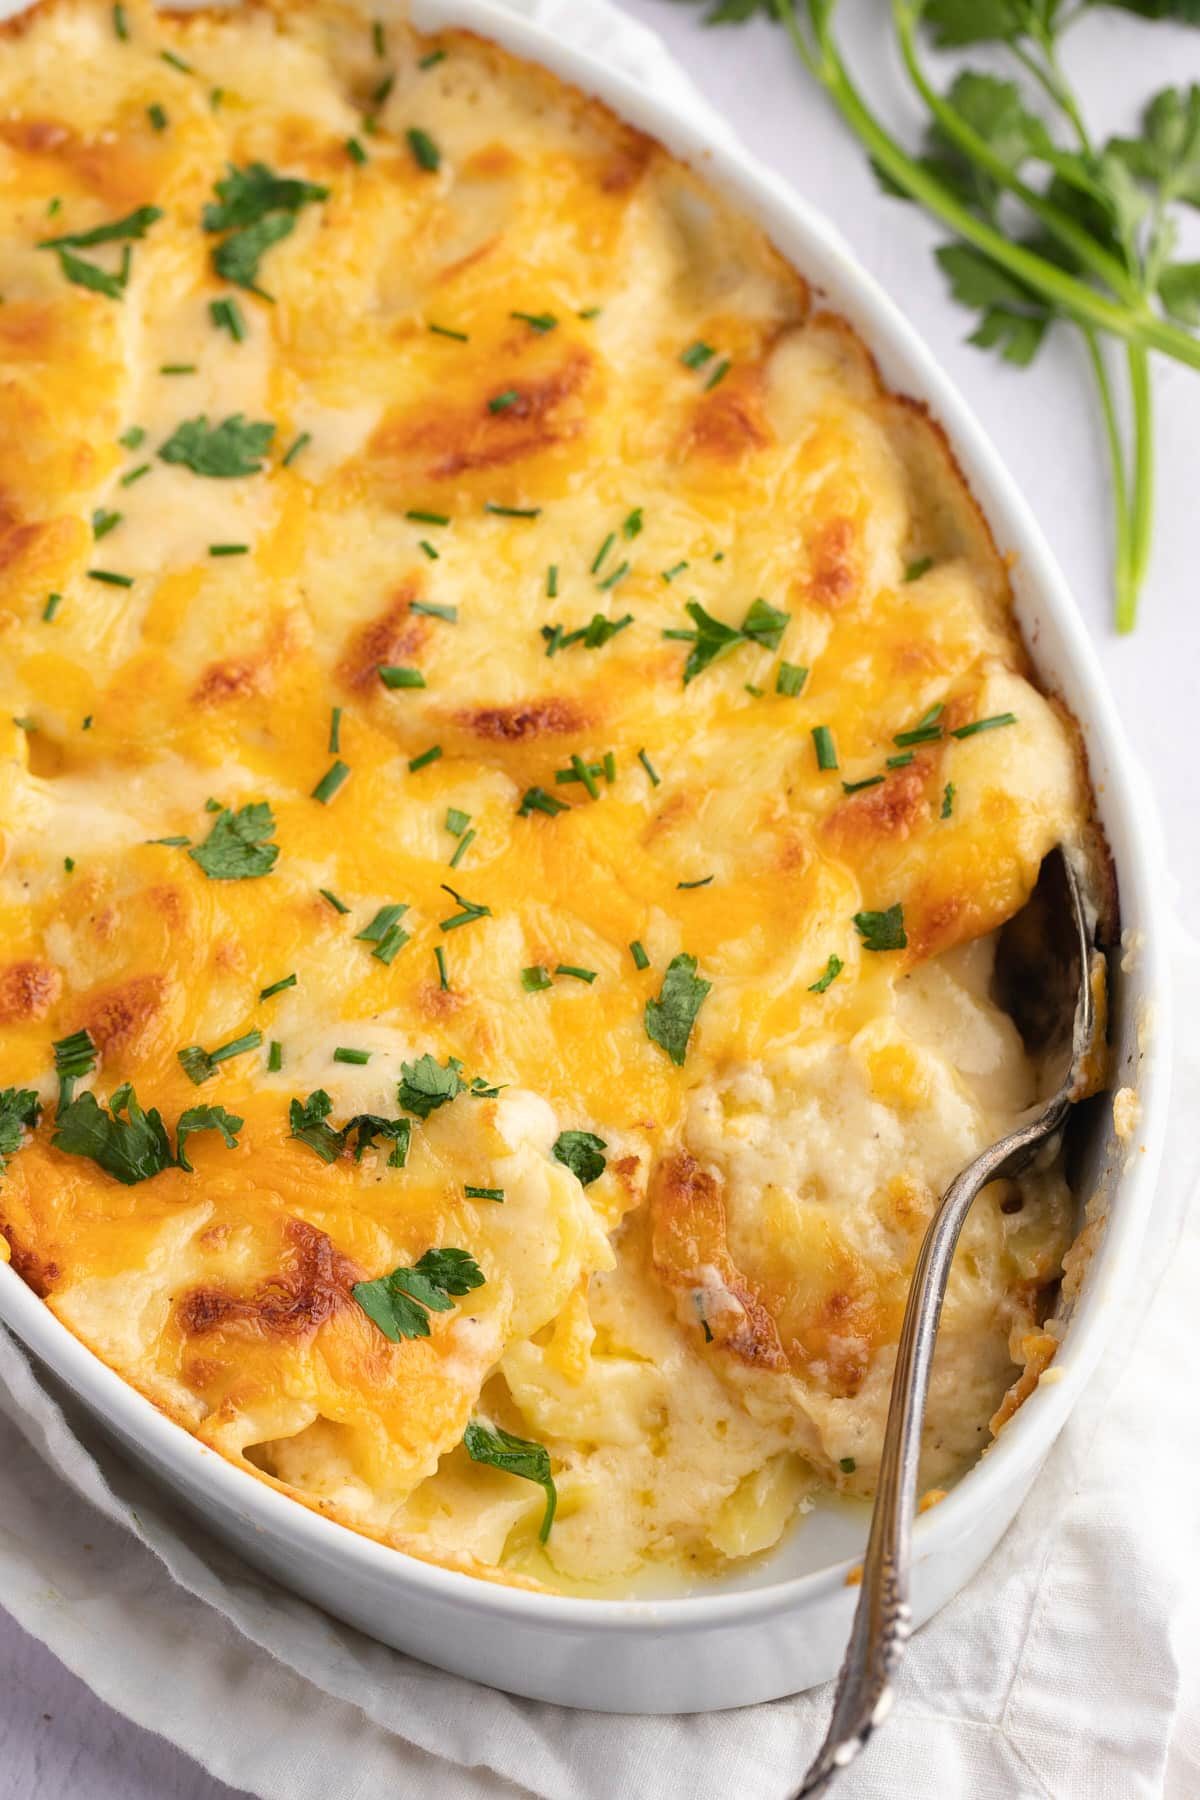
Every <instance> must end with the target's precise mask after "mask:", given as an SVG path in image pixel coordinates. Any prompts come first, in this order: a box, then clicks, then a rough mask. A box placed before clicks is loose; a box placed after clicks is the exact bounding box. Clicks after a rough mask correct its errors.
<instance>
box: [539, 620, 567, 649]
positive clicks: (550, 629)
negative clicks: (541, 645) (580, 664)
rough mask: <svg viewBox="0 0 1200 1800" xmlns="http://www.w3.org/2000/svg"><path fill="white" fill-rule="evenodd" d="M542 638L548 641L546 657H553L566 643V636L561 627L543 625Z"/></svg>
mask: <svg viewBox="0 0 1200 1800" xmlns="http://www.w3.org/2000/svg"><path fill="white" fill-rule="evenodd" d="M542 636H543V637H544V638H545V640H546V655H547V656H553V655H554V652H555V651H556V650H561V649H562V647H563V645H564V644H565V643H566V641H567V640H566V634H565V633H564V631H563V628H562V626H561V625H543V626H542Z"/></svg>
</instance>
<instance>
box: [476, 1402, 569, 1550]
mask: <svg viewBox="0 0 1200 1800" xmlns="http://www.w3.org/2000/svg"><path fill="white" fill-rule="evenodd" d="M463 1447H464V1448H465V1450H466V1452H467V1455H468V1456H469V1457H470V1458H471V1461H472V1462H477V1463H488V1464H490V1466H491V1467H492V1468H493V1469H503V1470H504V1472H505V1474H506V1475H519V1476H521V1478H522V1480H524V1481H536V1482H537V1484H538V1486H539V1487H541V1488H543V1489H544V1490H545V1494H546V1510H545V1512H544V1513H543V1514H542V1524H541V1529H540V1530H539V1532H538V1537H539V1539H540V1541H541V1542H542V1543H543V1544H544V1543H545V1542H546V1539H547V1538H548V1537H549V1536H550V1527H551V1526H552V1525H553V1523H554V1513H555V1508H556V1507H557V1505H558V1490H557V1488H556V1487H555V1485H554V1477H553V1475H552V1474H551V1471H550V1452H549V1451H548V1450H547V1449H546V1447H545V1445H544V1444H535V1443H533V1442H532V1441H531V1440H530V1439H529V1438H519V1437H514V1436H513V1434H512V1432H511V1431H501V1430H500V1429H499V1427H498V1426H493V1425H485V1424H484V1423H483V1421H482V1420H481V1419H472V1420H471V1422H470V1424H469V1425H468V1426H467V1429H466V1431H465V1432H464V1433H463Z"/></svg>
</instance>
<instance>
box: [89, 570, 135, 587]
mask: <svg viewBox="0 0 1200 1800" xmlns="http://www.w3.org/2000/svg"><path fill="white" fill-rule="evenodd" d="M87 574H88V579H89V580H90V581H106V582H107V583H108V585H109V587H124V588H130V587H132V586H133V576H132V575H117V574H114V572H113V570H112V569H89V570H88V571H87Z"/></svg>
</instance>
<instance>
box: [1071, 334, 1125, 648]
mask: <svg viewBox="0 0 1200 1800" xmlns="http://www.w3.org/2000/svg"><path fill="white" fill-rule="evenodd" d="M1083 341H1084V343H1085V344H1086V346H1087V352H1088V356H1089V358H1090V359H1091V364H1092V372H1093V374H1094V375H1095V377H1096V389H1097V392H1098V393H1099V395H1100V413H1101V417H1102V418H1103V420H1104V435H1105V439H1106V441H1107V444H1108V459H1109V464H1110V468H1111V474H1110V479H1111V481H1112V494H1113V586H1114V589H1115V592H1116V597H1117V620H1118V628H1119V629H1121V630H1125V629H1127V627H1126V626H1124V625H1122V624H1121V623H1120V622H1121V621H1122V620H1123V619H1126V618H1128V619H1129V621H1130V623H1131V624H1132V619H1133V609H1134V607H1135V605H1136V596H1135V595H1134V594H1133V592H1132V591H1131V587H1130V579H1131V565H1130V523H1129V521H1130V514H1129V478H1128V475H1127V474H1126V470H1125V448H1124V445H1123V444H1122V442H1121V427H1120V423H1119V421H1118V419H1117V409H1116V403H1115V401H1114V399H1113V391H1112V382H1111V380H1110V379H1109V373H1108V365H1107V364H1106V362H1105V360H1104V351H1103V349H1102V348H1101V346H1100V341H1099V339H1098V338H1097V336H1096V333H1095V332H1094V331H1092V330H1091V329H1090V328H1089V327H1087V326H1085V327H1084V328H1083Z"/></svg>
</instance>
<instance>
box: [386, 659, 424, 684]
mask: <svg viewBox="0 0 1200 1800" xmlns="http://www.w3.org/2000/svg"><path fill="white" fill-rule="evenodd" d="M379 679H380V681H382V683H383V685H384V687H385V688H423V687H424V686H425V677H424V675H422V673H421V671H420V669H405V668H401V667H400V665H399V664H398V663H380V665H379Z"/></svg>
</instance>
